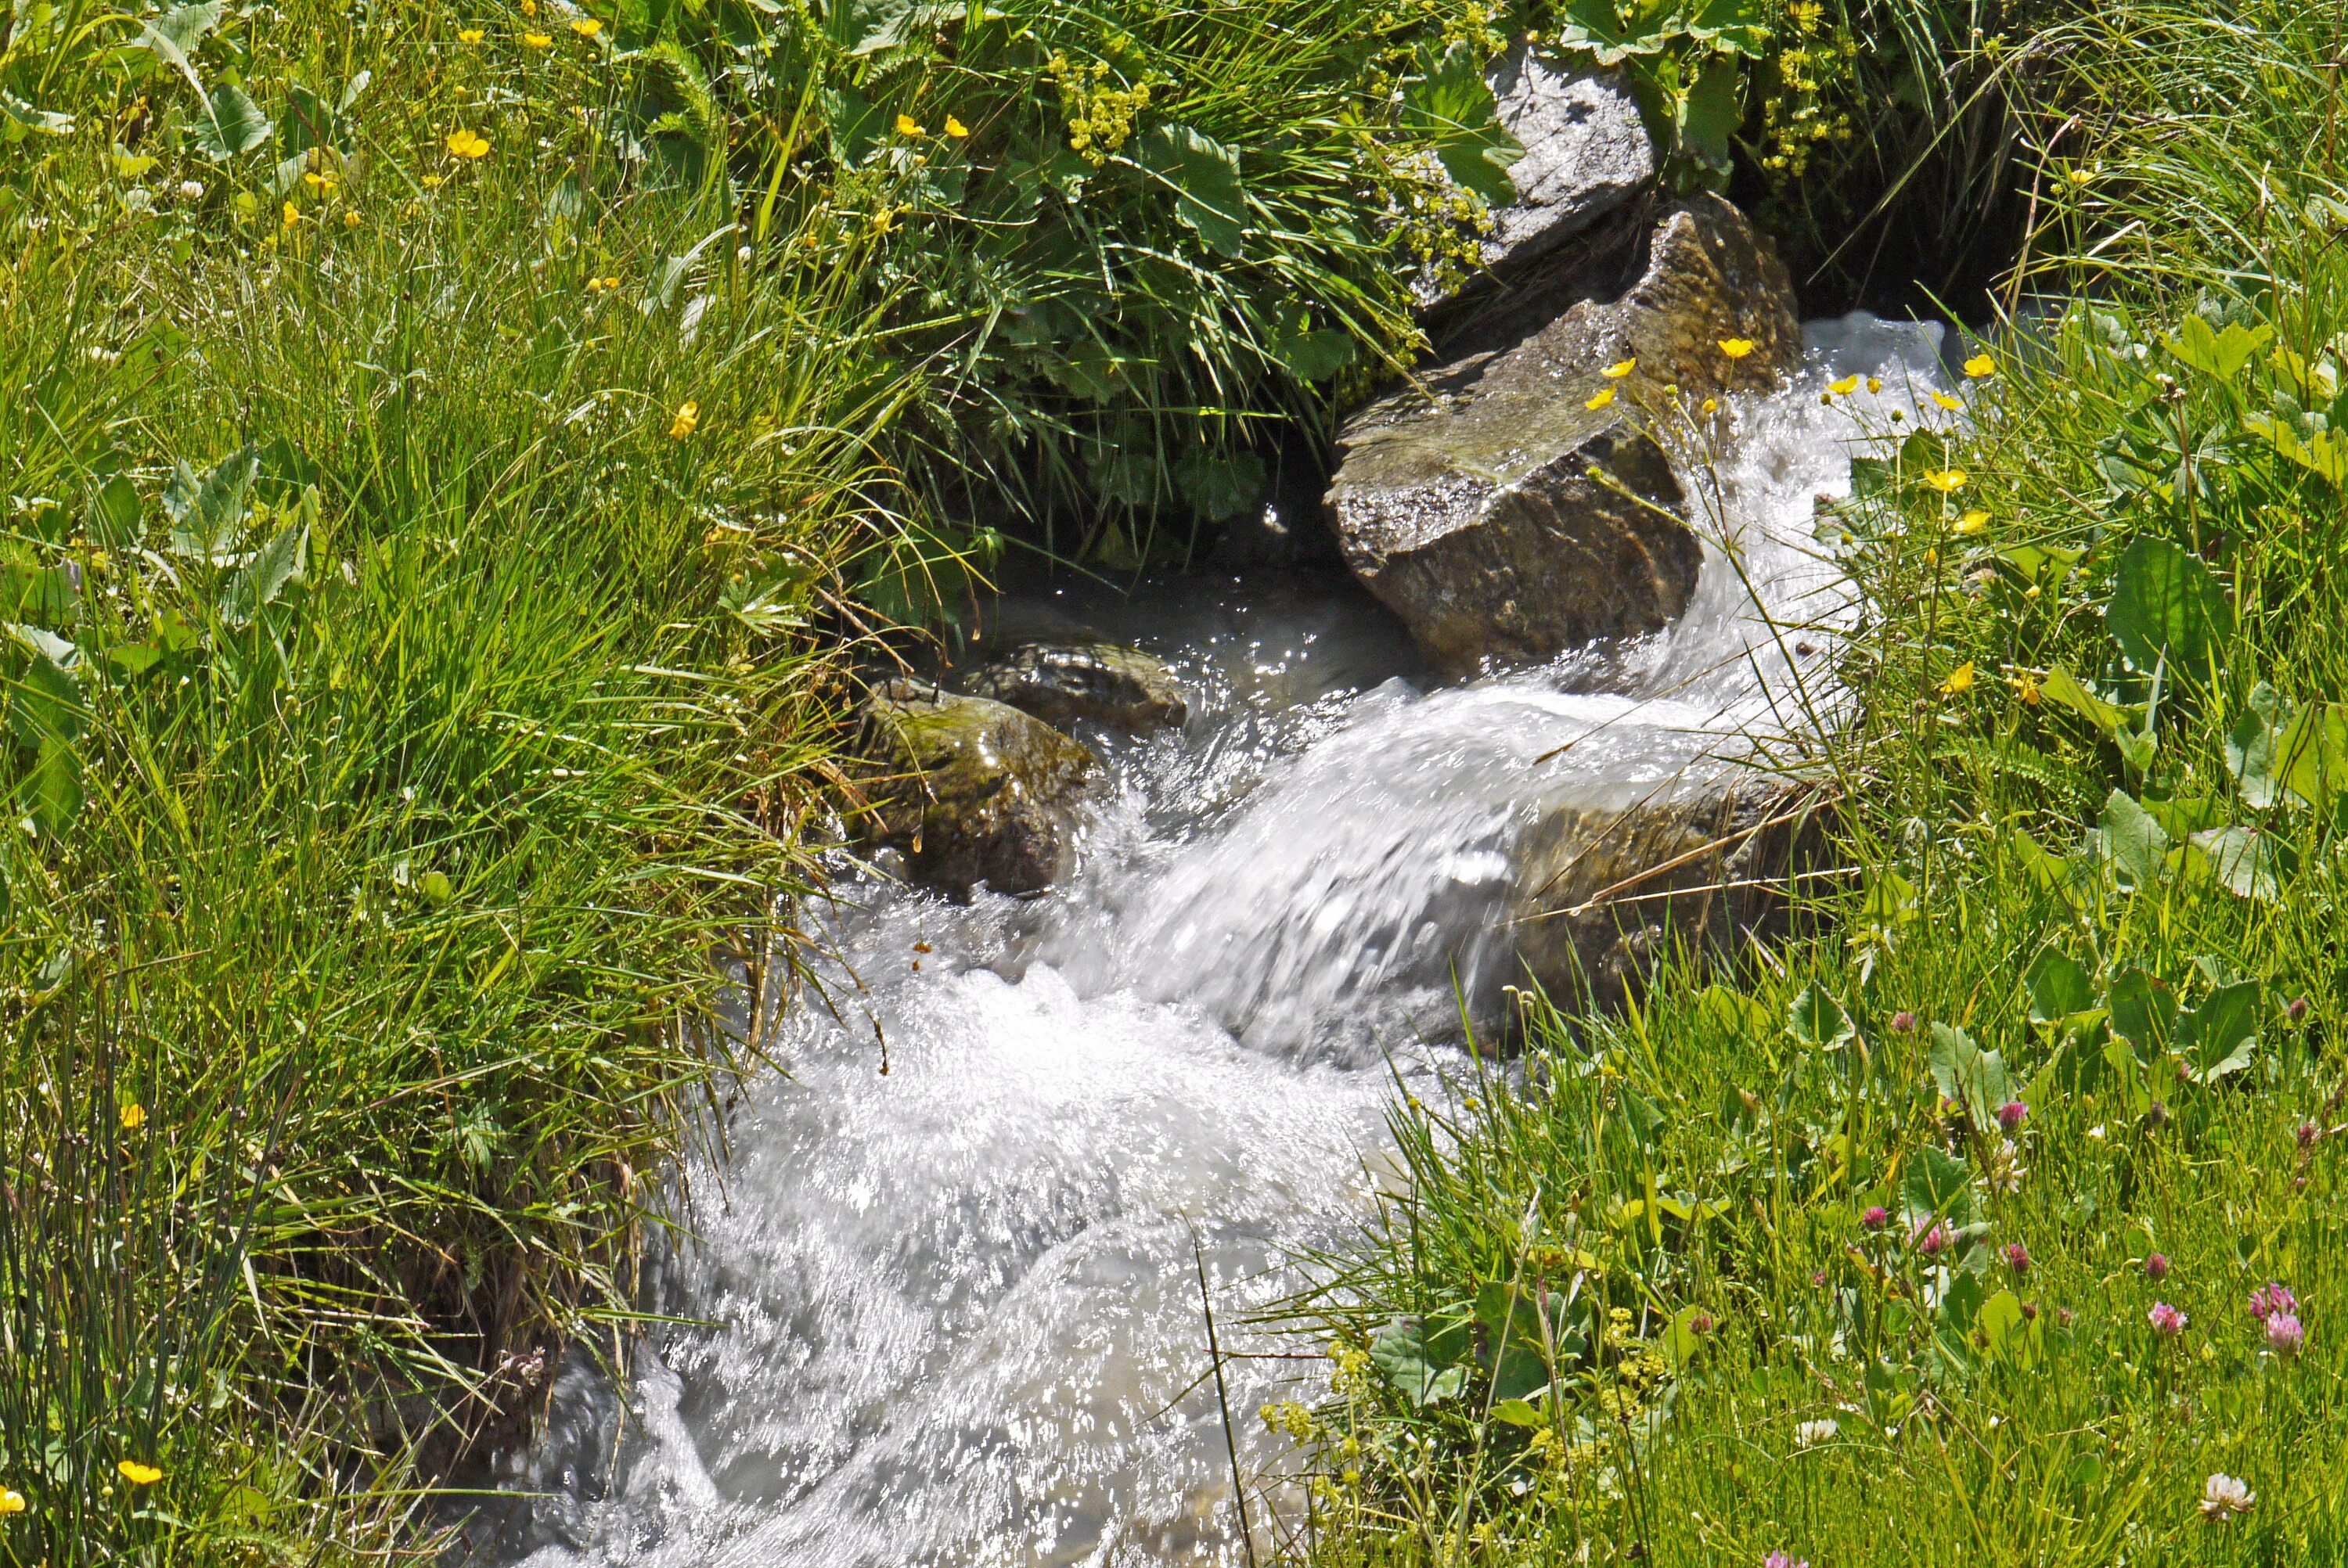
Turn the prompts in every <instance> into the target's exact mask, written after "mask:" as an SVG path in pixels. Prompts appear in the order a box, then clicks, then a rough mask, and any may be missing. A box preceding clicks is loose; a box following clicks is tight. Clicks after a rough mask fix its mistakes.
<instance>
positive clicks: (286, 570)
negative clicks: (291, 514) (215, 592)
mask: <svg viewBox="0 0 2348 1568" xmlns="http://www.w3.org/2000/svg"><path fill="white" fill-rule="evenodd" d="M309 554H310V530H309V528H308V527H307V526H306V525H304V524H303V523H299V522H295V523H289V524H287V525H286V526H285V527H284V528H280V529H278V530H277V532H276V534H275V535H274V536H273V537H272V538H271V539H270V541H269V542H268V543H267V544H265V545H263V546H262V547H261V548H260V549H258V550H256V551H254V552H253V557H252V559H251V560H250V561H248V562H246V563H245V564H244V565H243V566H242V567H241V568H239V569H238V570H237V572H236V574H235V575H234V576H232V577H231V578H230V579H228V587H227V589H225V590H224V591H223V592H222V594H221V620H225V621H227V622H228V623H229V624H230V625H231V626H243V625H246V624H247V623H249V622H250V621H251V620H252V618H253V617H254V616H256V615H258V614H260V613H261V610H262V608H263V606H264V605H270V604H274V603H275V602H276V601H277V596H278V595H279V594H281V593H283V592H284V591H285V587H286V585H287V584H288V583H292V582H298V581H300V580H301V578H302V573H303V569H304V567H305V565H306V564H307V562H308V559H309Z"/></svg>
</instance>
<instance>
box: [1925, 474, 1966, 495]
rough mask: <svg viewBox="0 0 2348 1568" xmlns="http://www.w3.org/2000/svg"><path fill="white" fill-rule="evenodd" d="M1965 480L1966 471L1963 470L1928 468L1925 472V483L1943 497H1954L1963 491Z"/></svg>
mask: <svg viewBox="0 0 2348 1568" xmlns="http://www.w3.org/2000/svg"><path fill="white" fill-rule="evenodd" d="M1965 478H1966V475H1965V471H1964V470H1963V469H1962V468H1928V469H1926V470H1925V471H1924V483H1926V484H1927V485H1930V486H1931V487H1932V488H1934V489H1935V490H1938V491H1940V492H1941V494H1942V495H1943V496H1947V495H1952V494H1954V493H1955V492H1956V491H1959V490H1962V489H1963V488H1964V487H1965Z"/></svg>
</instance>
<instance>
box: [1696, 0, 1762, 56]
mask: <svg viewBox="0 0 2348 1568" xmlns="http://www.w3.org/2000/svg"><path fill="white" fill-rule="evenodd" d="M1768 18H1769V12H1768V10H1767V9H1766V8H1765V7H1764V6H1762V5H1760V4H1758V3H1757V0H1696V4H1695V6H1694V9H1693V10H1692V11H1690V12H1689V13H1688V15H1687V19H1686V21H1685V22H1684V24H1683V26H1684V27H1685V28H1686V30H1687V36H1689V37H1690V38H1693V39H1694V40H1695V41H1696V42H1697V43H1699V44H1709V45H1711V46H1712V48H1713V52H1714V53H1715V55H1716V56H1725V55H1729V54H1739V55H1748V56H1755V57H1756V58H1757V57H1758V56H1760V55H1761V54H1762V53H1763V52H1764V51H1765V50H1766V49H1767V48H1768V46H1769V38H1770V31H1769V21H1768Z"/></svg>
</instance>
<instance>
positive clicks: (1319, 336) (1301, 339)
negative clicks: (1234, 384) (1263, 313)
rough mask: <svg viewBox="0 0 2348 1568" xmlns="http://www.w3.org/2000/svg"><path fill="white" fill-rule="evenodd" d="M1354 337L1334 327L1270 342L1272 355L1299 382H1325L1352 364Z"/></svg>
mask: <svg viewBox="0 0 2348 1568" xmlns="http://www.w3.org/2000/svg"><path fill="white" fill-rule="evenodd" d="M1354 351H1355V345H1354V334H1353V333H1349V332H1345V331H1343V330H1342V329H1340V328H1337V327H1323V328H1321V329H1320V330H1319V331H1317V332H1308V333H1299V334H1297V335H1296V336H1294V337H1282V338H1275V339H1273V340H1272V358H1274V359H1276V360H1278V361H1279V362H1280V364H1281V366H1282V369H1284V370H1286V371H1287V372H1288V374H1291V375H1292V376H1294V377H1295V378H1296V379H1297V380H1299V381H1326V380H1328V379H1329V378H1330V377H1331V376H1333V375H1334V374H1337V373H1338V372H1339V371H1341V370H1343V369H1344V368H1345V367H1346V366H1347V365H1349V364H1353V363H1354Z"/></svg>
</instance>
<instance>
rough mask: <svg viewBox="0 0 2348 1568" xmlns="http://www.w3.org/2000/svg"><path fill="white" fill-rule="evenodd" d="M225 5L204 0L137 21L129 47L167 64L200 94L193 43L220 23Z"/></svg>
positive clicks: (201, 80) (201, 88) (195, 44)
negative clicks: (143, 20) (136, 35)
mask: <svg viewBox="0 0 2348 1568" xmlns="http://www.w3.org/2000/svg"><path fill="white" fill-rule="evenodd" d="M225 8H226V7H225V6H224V5H222V3H221V0H204V3H203V4H201V5H174V6H172V7H171V8H170V10H169V11H166V12H164V13H163V14H162V15H160V16H150V17H149V18H148V19H147V20H146V21H145V22H143V23H141V24H139V36H138V37H137V38H136V39H134V40H133V41H132V42H131V45H130V47H132V48H134V49H145V50H147V51H148V52H149V54H152V55H153V56H155V57H156V58H157V59H158V60H160V61H162V62H163V63H164V64H165V65H167V66H170V67H171V68H172V69H173V70H176V71H178V72H179V73H180V76H181V77H185V78H186V80H187V83H188V86H190V87H193V88H194V89H195V90H196V96H197V97H202V96H203V91H204V84H203V79H202V78H201V77H198V76H197V75H196V66H195V53H196V46H197V45H199V44H201V42H203V39H204V35H206V34H207V33H210V32H211V30H212V29H213V28H214V27H217V26H220V19H221V11H222V10H224V9H225Z"/></svg>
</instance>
